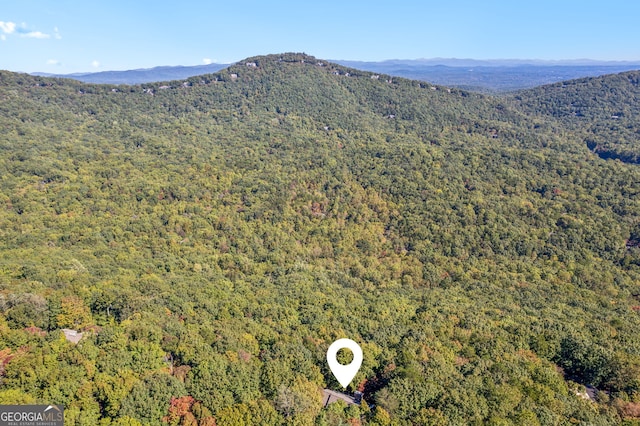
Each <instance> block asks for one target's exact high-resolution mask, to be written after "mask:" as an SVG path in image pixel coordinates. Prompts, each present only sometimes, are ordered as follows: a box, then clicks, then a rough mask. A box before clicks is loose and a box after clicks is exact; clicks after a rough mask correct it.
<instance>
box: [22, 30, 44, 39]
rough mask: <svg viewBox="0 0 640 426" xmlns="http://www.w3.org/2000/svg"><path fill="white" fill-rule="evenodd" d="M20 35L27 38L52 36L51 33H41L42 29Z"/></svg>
mask: <svg viewBox="0 0 640 426" xmlns="http://www.w3.org/2000/svg"><path fill="white" fill-rule="evenodd" d="M20 37H26V38H38V39H41V40H42V39H46V38H51V36H50V35H49V34H45V33H41V32H40V31H31V32H28V33H24V34H20Z"/></svg>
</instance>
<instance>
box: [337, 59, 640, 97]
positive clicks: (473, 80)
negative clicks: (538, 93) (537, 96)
mask: <svg viewBox="0 0 640 426" xmlns="http://www.w3.org/2000/svg"><path fill="white" fill-rule="evenodd" d="M337 62H338V63H340V64H343V65H346V66H350V67H354V68H358V69H363V70H368V71H372V72H378V73H385V74H390V75H395V76H401V77H405V78H412V79H416V80H423V81H429V82H432V83H434V84H441V85H444V86H450V87H459V88H463V89H467V90H474V91H480V92H487V93H502V92H513V91H516V90H521V89H528V88H533V87H536V86H541V85H546V84H551V83H557V82H560V81H565V80H571V79H577V78H581V77H597V76H601V75H605V74H614V73H619V72H623V71H630V70H638V69H640V64H638V63H633V62H604V61H589V60H577V61H535V60H485V61H481V60H473V59H429V60H391V61H383V62H358V61H337Z"/></svg>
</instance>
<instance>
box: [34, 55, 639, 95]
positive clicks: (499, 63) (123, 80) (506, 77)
mask: <svg viewBox="0 0 640 426" xmlns="http://www.w3.org/2000/svg"><path fill="white" fill-rule="evenodd" d="M332 62H333V63H336V64H341V65H344V66H347V67H351V68H356V69H360V70H367V71H371V72H374V73H382V74H389V75H392V76H395V77H404V78H410V79H416V80H422V81H426V82H430V83H433V84H439V85H443V86H449V87H457V88H462V89H467V90H473V91H479V92H486V93H502V92H512V91H515V90H520V89H526V88H533V87H536V86H541V85H544V84H551V83H556V82H559V81H564V80H570V79H576V78H581V77H596V76H601V75H605V74H614V73H619V72H623V71H630V70H638V69H640V64H638V63H634V62H614V61H611V62H607V61H592V60H586V59H585V60H575V61H539V60H515V59H514V60H474V59H445V58H437V59H418V60H387V61H381V62H362V61H332ZM227 66H229V65H225V64H211V65H200V66H191V67H156V68H151V69H144V70H132V71H104V72H97V73H84V74H66V75H55V74H45V73H35V74H34V75H40V76H47V77H62V78H73V79H76V80H80V81H83V82H86V83H105V84H142V83H153V82H163V81H171V80H181V79H186V78H189V77H193V76H197V75H201V74H207V73H213V72H216V71H219V70H221V69H223V68H226V67H227Z"/></svg>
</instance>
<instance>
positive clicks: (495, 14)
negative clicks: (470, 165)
mask: <svg viewBox="0 0 640 426" xmlns="http://www.w3.org/2000/svg"><path fill="white" fill-rule="evenodd" d="M639 16H640V1H636V0H607V1H595V0H440V1H431V0H416V1H409V0H394V1H389V2H383V1H379V0H370V1H363V0H340V1H335V0H323V1H310V2H305V1H301V0H295V1H293V0H292V1H290V0H270V1H264V0H263V1H259V0H256V1H253V0H251V1H246V0H235V1H231V0H224V1H218V0H203V1H199V0H182V1H180V2H167V1H161V0H155V1H148V0H127V1H124V0H108V1H107V0H90V1H86V0H84V1H78V0H0V69H6V70H10V71H20V72H36V71H40V72H50V73H71V72H95V71H105V70H126V69H137V68H150V67H154V66H159V65H200V64H206V63H211V62H216V63H231V62H236V61H239V60H242V59H244V58H247V57H250V56H256V55H265V54H271V53H282V52H305V53H307V54H310V55H314V56H316V57H317V58H320V59H336V60H338V59H341V60H360V61H380V60H385V59H419V58H473V59H547V60H564V59H585V58H587V59H596V60H620V61H635V62H640V43H639V42H638V41H639V40H640V25H638V23H637V20H638V17H639Z"/></svg>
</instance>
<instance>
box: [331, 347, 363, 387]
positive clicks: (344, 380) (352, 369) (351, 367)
mask: <svg viewBox="0 0 640 426" xmlns="http://www.w3.org/2000/svg"><path fill="white" fill-rule="evenodd" d="M342 348H347V349H350V350H351V352H353V361H351V364H348V365H342V364H340V363H339V362H338V358H337V355H338V351H339V350H340V349H342ZM327 363H328V364H329V368H330V369H331V372H332V373H333V375H334V376H335V378H336V379H338V382H340V384H341V385H342V387H343V388H345V389H346V388H347V386H349V383H351V380H353V378H354V377H355V376H356V374H358V370H360V366H361V365H362V349H360V346H359V345H358V344H357V343H356V342H354V341H353V340H351V339H338V340H336V341H335V342H333V343H332V344H331V346H329V349H328V350H327Z"/></svg>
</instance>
